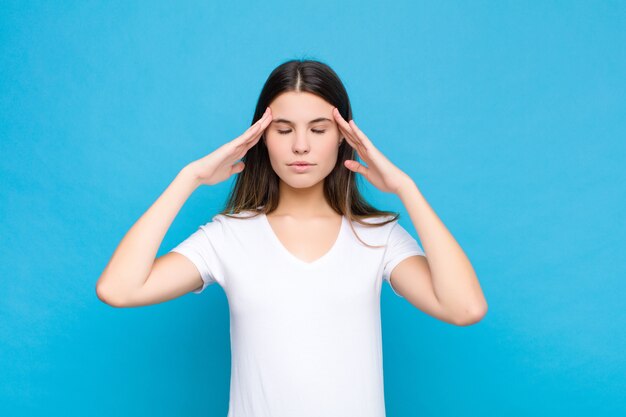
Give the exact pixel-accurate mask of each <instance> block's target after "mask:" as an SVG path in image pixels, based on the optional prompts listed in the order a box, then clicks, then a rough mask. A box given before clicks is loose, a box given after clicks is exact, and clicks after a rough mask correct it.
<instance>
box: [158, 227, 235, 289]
mask: <svg viewBox="0 0 626 417" xmlns="http://www.w3.org/2000/svg"><path fill="white" fill-rule="evenodd" d="M223 232H224V231H223V224H222V222H221V221H220V219H219V218H218V217H214V218H213V220H212V221H210V222H208V223H207V224H205V225H202V226H200V227H199V228H198V230H196V231H195V232H194V233H192V234H191V235H190V236H189V237H187V238H186V239H185V240H183V241H182V242H181V243H179V244H178V245H177V246H176V247H174V248H173V249H172V250H170V252H177V253H180V254H181V255H184V256H186V257H187V258H188V259H189V260H190V261H191V262H192V263H193V264H194V265H195V266H196V268H197V269H198V271H199V272H200V276H201V277H202V281H203V282H204V284H203V285H202V287H200V288H198V289H197V290H194V291H192V292H194V293H196V294H200V293H201V292H202V291H204V289H205V288H206V287H207V286H209V285H211V284H213V283H216V282H217V283H219V284H220V285H222V286H223V284H224V281H223V267H222V261H221V257H220V253H219V251H220V250H222V247H223V245H222V244H221V242H223Z"/></svg>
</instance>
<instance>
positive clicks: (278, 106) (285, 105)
mask: <svg viewBox="0 0 626 417" xmlns="http://www.w3.org/2000/svg"><path fill="white" fill-rule="evenodd" d="M333 107H334V106H333V105H332V104H330V103H329V102H327V101H326V100H324V99H323V98H321V97H319V96H316V95H315V94H312V93H306V92H295V91H289V92H286V93H282V94H280V95H279V96H278V97H276V98H275V99H274V101H272V103H270V109H271V110H272V117H273V118H275V119H278V118H281V119H287V120H292V121H294V122H309V120H312V119H315V118H317V117H322V116H324V117H328V118H329V119H331V120H332V117H331V116H332V110H333Z"/></svg>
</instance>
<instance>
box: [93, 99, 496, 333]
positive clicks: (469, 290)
mask: <svg viewBox="0 0 626 417" xmlns="http://www.w3.org/2000/svg"><path fill="white" fill-rule="evenodd" d="M319 117H325V118H328V119H330V120H331V122H329V121H326V122H317V123H313V124H310V123H309V122H310V121H311V120H313V119H317V118H319ZM278 119H286V120H290V121H292V124H288V123H285V122H279V121H278ZM322 130H324V132H323V133H318V132H319V131H322ZM280 131H283V132H287V133H286V134H284V135H281V134H280ZM315 131H318V132H315ZM261 139H262V140H265V144H266V146H267V149H268V152H269V157H270V162H271V165H272V167H273V169H274V171H275V172H276V174H277V175H278V177H279V178H280V184H279V190H280V199H279V201H280V202H279V205H278V208H277V209H276V210H275V211H274V212H272V213H271V214H270V215H268V217H267V219H268V221H269V222H270V226H271V227H272V229H273V231H274V233H275V234H276V237H277V238H278V239H279V240H280V241H281V242H282V243H283V245H284V246H285V249H287V250H288V251H289V252H291V253H292V254H293V255H294V256H296V257H298V258H300V259H301V260H303V261H305V262H312V261H314V260H316V259H318V258H319V257H321V256H322V255H323V254H325V253H326V252H327V251H328V250H330V248H331V247H332V245H333V244H334V242H335V240H336V239H337V236H338V234H339V232H338V231H339V227H340V225H341V216H339V215H337V213H335V212H334V211H333V210H332V209H331V207H330V206H329V205H328V204H327V203H326V200H325V199H324V196H323V180H324V178H325V177H326V176H327V175H328V174H329V173H330V172H331V171H332V169H333V167H334V165H335V163H336V161H337V157H338V148H339V145H340V143H341V141H342V140H345V141H346V142H347V143H349V145H350V146H351V147H352V148H354V149H355V150H356V152H357V153H358V155H359V158H360V160H361V161H363V163H364V164H361V163H359V162H357V161H345V162H344V166H345V168H346V169H350V170H352V171H354V172H356V173H358V174H360V175H362V176H363V177H365V178H366V179H367V181H368V182H369V183H371V184H372V185H373V186H374V187H376V188H377V189H379V190H380V191H382V192H386V193H392V194H395V195H396V196H397V197H398V198H400V200H401V201H402V203H403V205H404V206H405V208H406V210H407V212H408V213H409V216H410V218H411V222H412V224H413V226H414V228H415V231H416V232H417V234H418V235H419V237H420V240H421V242H422V245H423V247H424V252H425V254H426V257H423V256H411V257H408V258H407V259H405V260H403V261H402V262H400V263H399V264H398V265H397V266H396V267H395V268H394V270H393V271H392V273H391V284H392V285H393V287H394V289H395V290H396V291H397V292H398V293H399V294H400V295H402V296H403V297H404V298H405V299H406V300H407V301H408V302H409V303H411V304H412V305H413V306H415V307H416V308H418V309H419V310H421V311H423V312H425V313H427V314H429V315H431V316H433V317H435V318H438V319H440V320H442V321H445V322H448V323H451V324H455V325H459V326H466V325H470V324H474V323H476V322H478V321H480V320H481V319H482V318H483V317H484V316H485V314H486V312H487V302H486V300H485V297H484V295H483V292H482V290H481V288H480V284H479V282H478V279H477V277H476V274H475V272H474V269H473V267H472V265H471V263H470V261H469V259H468V258H467V256H466V255H465V253H464V251H463V249H462V248H461V247H460V246H459V244H458V243H457V242H456V240H455V239H454V236H452V234H451V233H450V232H449V231H448V229H447V228H446V226H445V225H444V224H443V222H442V221H441V220H440V219H439V217H438V216H437V214H436V213H435V212H434V210H433V209H432V208H431V207H430V205H429V204H428V202H427V201H426V199H425V198H424V196H423V195H422V193H421V191H420V189H419V188H418V187H417V185H416V184H415V182H414V181H413V179H412V178H411V177H409V176H408V175H407V174H406V173H404V172H403V171H402V170H400V169H399V168H398V167H396V166H395V165H394V164H393V163H392V162H391V161H390V160H389V159H387V158H386V157H385V156H384V155H383V154H382V153H381V152H380V151H379V150H378V149H377V148H376V146H374V144H373V142H372V141H371V140H370V138H368V137H367V136H366V135H365V133H363V132H362V131H361V129H359V127H358V126H357V125H356V123H355V122H354V120H350V121H346V120H344V119H343V117H342V116H341V115H340V114H339V112H338V110H337V109H336V108H334V107H333V106H332V105H331V104H330V103H327V102H326V101H324V100H323V99H321V98H319V97H317V96H315V95H313V94H310V93H296V92H288V93H284V94H281V95H280V96H278V97H276V99H275V100H274V101H273V102H272V103H270V106H269V108H268V109H267V110H266V112H265V114H264V115H263V117H262V118H261V119H259V120H258V121H257V122H256V123H255V124H254V125H252V126H250V128H248V129H247V130H246V131H245V132H244V133H243V134H242V135H241V136H239V137H237V138H235V139H234V140H232V141H230V142H228V143H226V144H224V145H223V146H221V147H220V148H218V149H217V150H215V151H214V152H212V153H211V154H209V155H207V156H205V157H203V158H201V159H199V160H197V161H194V162H192V163H191V164H189V165H187V166H186V167H185V168H184V169H183V170H182V171H181V172H180V173H179V174H178V175H177V176H176V178H175V179H174V181H173V182H172V183H171V184H170V185H169V186H168V188H167V189H166V190H165V191H164V192H163V193H162V194H161V196H159V198H158V199H157V201H156V202H155V203H154V204H153V205H152V206H151V207H150V208H149V209H148V210H147V211H146V212H145V213H144V214H143V215H142V216H141V218H140V219H139V220H138V221H137V222H136V223H135V224H134V225H133V227H131V229H130V230H129V231H128V232H127V234H126V235H125V236H124V238H123V239H122V241H121V242H120V244H119V245H118V247H117V249H116V250H115V252H114V254H113V256H112V257H111V260H110V261H109V263H108V264H107V266H106V268H105V270H104V271H103V273H102V275H101V277H100V279H99V280H98V283H97V286H96V292H97V295H98V297H99V298H100V299H101V300H102V301H104V302H105V303H107V304H109V305H112V306H115V307H134V306H143V305H150V304H156V303H161V302H164V301H167V300H171V299H173V298H176V297H179V296H181V295H183V294H186V293H188V292H190V291H192V290H194V289H196V288H199V287H200V286H201V285H202V280H201V277H200V274H199V272H198V270H197V269H196V268H195V266H194V264H193V263H191V261H190V260H188V259H187V258H186V257H184V256H183V255H180V254H178V253H175V252H172V253H167V254H165V255H163V256H160V257H158V258H156V259H155V256H156V253H157V250H158V248H159V246H160V245H161V243H162V240H163V237H164V235H165V233H166V232H167V230H168V229H169V227H170V225H171V223H172V221H173V220H174V218H175V217H176V215H177V213H178V212H179V211H180V209H181V207H182V205H183V204H184V203H185V201H186V200H187V199H188V198H189V196H190V195H191V194H192V193H193V192H194V190H195V189H196V188H198V186H200V185H201V184H207V185H212V184H216V183H218V182H221V181H224V180H225V179H227V178H229V177H230V176H231V175H233V174H235V173H237V172H241V171H242V170H243V169H245V167H244V164H243V162H236V161H237V160H238V159H239V158H241V157H242V156H243V155H245V153H246V152H247V151H248V150H249V149H250V148H251V147H252V146H254V145H255V144H256V143H257V142H258V141H259V140H261ZM295 160H305V161H308V162H312V163H314V164H316V165H315V166H314V167H312V168H311V169H310V170H309V171H307V172H305V173H298V172H296V171H294V170H293V169H292V168H290V167H289V166H287V164H288V163H290V162H293V161H295ZM172 277H176V279H172Z"/></svg>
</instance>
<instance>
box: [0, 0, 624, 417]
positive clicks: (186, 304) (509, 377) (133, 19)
mask: <svg viewBox="0 0 626 417" xmlns="http://www.w3.org/2000/svg"><path fill="white" fill-rule="evenodd" d="M0 13H1V16H0V47H1V50H0V52H1V53H0V86H1V92H2V94H1V97H0V139H1V145H0V152H1V155H2V157H1V158H0V161H1V162H0V169H1V172H0V175H1V183H2V192H1V198H0V218H1V219H2V221H1V228H0V234H1V236H2V240H1V243H0V253H1V255H0V256H1V257H2V259H1V263H0V273H1V284H2V286H1V289H0V291H1V294H2V296H1V297H0V414H1V415H3V416H42V415H46V416H147V415H149V416H151V417H157V416H174V415H180V416H189V417H191V416H225V415H226V412H227V408H228V390H229V379H230V354H229V349H230V342H229V322H228V304H227V300H226V297H225V294H224V292H223V290H222V289H221V288H220V287H219V286H217V285H215V286H213V287H210V288H208V289H207V290H206V291H205V292H204V293H202V294H201V295H200V296H197V295H195V294H189V295H186V296H183V297H181V298H178V299H176V300H173V301H170V302H167V303H163V304H159V305H153V306H149V307H142V308H134V309H115V308H112V307H110V306H108V305H106V304H104V303H102V302H101V301H100V300H99V299H98V298H97V297H96V293H95V283H96V280H97V279H98V277H99V275H100V273H101V272H102V270H103V268H104V266H105V265H106V263H107V261H108V260H109V258H110V256H111V255H112V252H113V250H114V249H115V247H116V246H117V244H118V243H119V241H120V239H121V238H122V237H123V235H124V234H125V233H126V231H127V230H128V229H129V228H130V227H131V226H132V225H133V223H134V222H135V221H136V220H137V219H138V218H139V217H140V216H141V215H142V214H143V213H144V212H145V210H147V209H148V207H149V206H150V205H151V204H152V203H153V202H154V200H156V198H157V197H158V196H159V195H160V193H161V192H162V191H163V190H164V189H165V187H166V186H167V185H168V184H169V183H170V181H171V180H172V179H173V178H174V176H175V175H176V173H177V172H178V171H179V170H180V169H181V168H182V167H183V166H184V165H185V164H187V163H189V162H191V161H192V160H194V159H197V158H199V157H201V156H204V155H205V154H207V153H209V152H211V151H213V150H214V149H216V148H217V147H218V146H220V145H221V144H223V143H225V142H226V141H228V140H231V139H233V138H235V137H236V136H238V135H239V134H241V133H242V132H243V130H245V129H246V128H247V127H248V126H249V124H250V122H251V120H252V114H253V110H254V105H255V103H256V99H257V97H258V94H259V92H260V89H261V86H262V84H263V82H264V81H265V79H266V78H267V76H268V75H269V73H270V71H271V70H272V69H273V68H274V67H276V66H277V65H279V64H280V63H282V62H284V61H286V60H288V59H292V58H310V59H319V60H322V61H324V62H326V63H328V64H329V65H331V67H333V68H334V69H335V70H336V71H337V73H338V74H339V76H340V77H341V78H342V79H343V81H344V83H345V85H346V88H347V89H348V93H349V95H350V97H351V100H352V105H353V109H354V120H355V121H356V122H357V123H358V124H359V126H360V127H361V129H362V130H363V131H364V132H365V133H366V134H367V135H368V136H369V137H370V139H371V140H372V141H373V143H374V144H375V145H376V146H377V147H378V148H379V149H380V150H381V151H383V153H384V154H385V155H387V157H389V159H390V160H391V161H392V162H394V163H395V164H396V165H397V166H399V167H400V168H401V169H403V170H405V172H407V173H408V174H409V175H410V176H411V177H412V178H413V179H414V180H415V182H416V183H417V184H418V186H419V187H420V189H421V190H422V192H423V194H424V196H425V197H426V199H427V200H428V202H429V203H430V204H431V206H432V207H433V209H434V210H435V212H436V213H437V214H438V215H439V217H440V218H441V219H442V221H443V222H444V223H445V225H446V226H447V227H448V229H449V230H450V231H451V232H452V234H453V235H454V236H455V238H456V239H457V241H458V242H459V243H460V245H461V246H462V247H463V249H464V250H465V252H466V254H467V255H468V257H469V258H470V260H471V261H472V264H473V265H474V268H475V270H476V272H477V274H478V277H479V279H480V282H481V285H482V288H483V290H484V292H485V295H486V298H487V301H488V303H489V312H488V314H487V316H486V317H485V318H484V319H483V320H482V321H481V322H480V323H478V324H477V325H474V326H470V327H457V326H453V325H450V324H447V323H444V322H441V321H438V320H436V319H434V318H432V317H430V316H428V315H426V314H424V313H422V312H421V311H419V310H417V309H415V308H414V307H413V306H412V305H410V304H409V303H408V302H407V301H406V300H404V299H401V298H399V297H397V296H395V295H394V294H393V293H392V291H391V289H390V288H389V286H388V284H386V283H385V284H384V288H383V294H382V301H381V302H382V315H383V334H384V361H385V368H384V369H385V388H386V402H387V414H388V416H390V417H394V416H413V415H415V416H437V417H444V416H454V417H458V416H479V415H480V416H502V415H512V416H550V417H554V416H588V415H591V414H593V415H595V416H615V415H618V414H619V413H620V412H621V413H622V414H623V413H625V412H626V404H625V400H624V397H625V395H624V393H625V392H626V357H625V355H626V334H625V330H624V329H625V328H626V309H625V308H624V300H625V295H626V283H625V280H624V278H625V272H626V260H625V258H626V257H625V256H624V251H625V249H626V244H625V243H624V237H625V236H626V221H625V218H626V216H624V205H625V202H626V185H625V184H626V175H625V171H624V163H625V162H626V158H625V156H626V146H625V145H624V139H625V127H626V123H625V116H626V91H625V82H624V75H625V74H626V65H625V64H626V49H625V41H626V31H625V27H626V19H625V18H626V6H625V3H624V2H619V1H589V2H581V1H579V2H575V1H558V2H554V1H549V2H547V1H534V2H508V1H491V2H487V1H472V2H450V1H446V2H438V1H433V2H419V3H415V2H409V1H406V2H396V3H387V2H385V3H383V2H363V1H358V2H357V1H350V2H330V1H328V2H327V1H314V2H308V1H305V2H303V1H299V2H292V1H284V2H278V1H268V2H236V3H228V4H227V3H226V2H223V3H218V2H187V3H185V4H184V5H183V4H182V3H181V2H154V1H149V2H147V1H146V2H142V3H139V2H125V1H117V2H78V1H77V2H58V1H54V2H53V1H50V2H14V1H4V2H3V3H2V8H1V12H0ZM231 180H232V179H231ZM361 183H362V184H365V188H366V196H367V197H368V199H369V200H370V201H371V202H372V203H374V204H375V205H376V206H377V207H379V208H384V209H391V210H396V211H400V212H401V214H402V217H401V224H402V225H403V226H405V227H406V228H407V229H408V230H409V231H410V232H411V233H412V234H413V235H414V236H416V237H417V234H416V232H415V229H414V228H413V226H412V224H411V223H410V219H409V217H408V214H407V213H406V211H405V210H404V208H403V206H402V204H401V201H400V200H399V199H398V198H397V197H395V196H393V195H386V194H383V193H380V192H378V191H377V190H376V189H374V188H373V187H372V186H369V184H367V182H366V180H365V179H362V181H361ZM230 184H231V181H228V182H226V183H222V184H220V185H217V186H214V187H204V188H201V189H199V190H197V191H196V192H195V193H194V194H193V195H192V197H191V198H190V200H189V201H188V202H187V203H186V205H185V206H184V207H183V209H182V211H181V212H180V213H179V216H178V217H177V218H176V220H175V222H174V223H173V225H172V227H171V229H170V231H169V233H168V234H167V236H166V237H165V240H164V241H163V244H162V246H161V249H160V251H159V254H163V253H164V252H165V251H167V250H169V249H170V248H172V247H173V246H174V245H175V244H177V243H178V242H180V241H181V240H182V239H184V238H185V237H187V236H188V235H189V234H191V233H192V232H193V231H195V230H196V228H197V227H198V225H200V224H203V223H205V222H206V221H208V220H209V219H210V217H211V216H212V215H213V214H214V213H215V212H216V211H217V210H218V209H220V208H221V206H222V204H223V203H224V200H225V197H226V195H227V192H228V190H229V188H230Z"/></svg>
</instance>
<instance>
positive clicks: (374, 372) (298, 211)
mask: <svg viewBox="0 0 626 417" xmlns="http://www.w3.org/2000/svg"><path fill="white" fill-rule="evenodd" d="M347 120H349V122H348V121H347ZM357 155H358V156H359V157H360V159H361V160H362V161H364V162H365V163H366V164H367V165H363V164H361V163H359V162H357V160H356V157H357ZM240 159H241V161H239V160H240ZM355 173H358V175H361V176H363V177H365V178H366V179H367V180H368V181H369V182H370V183H371V184H372V185H373V186H375V187H376V188H378V189H379V190H381V191H383V192H386V193H392V194H395V195H397V196H398V197H399V198H400V199H401V200H402V202H403V203H404V205H405V207H406V209H407V211H408V213H409V215H410V217H411V220H412V223H413V226H414V227H415V230H416V231H417V233H418V234H419V236H420V238H421V240H422V242H423V245H424V248H425V251H426V253H425V252H424V251H423V250H422V249H421V248H420V246H419V245H418V244H417V241H416V240H415V239H414V238H413V237H412V236H411V235H410V234H409V233H408V232H407V231H406V230H405V229H404V228H403V227H402V226H401V225H400V224H399V223H398V217H399V215H398V214H397V213H391V212H387V211H379V210H377V209H375V208H374V207H372V206H371V205H369V204H368V203H367V202H366V201H365V200H364V199H363V197H362V196H361V194H360V193H359V191H358V187H357V183H356V181H355V180H356V177H355V175H356V174H355ZM233 174H238V175H237V177H236V181H235V186H234V188H233V190H232V192H231V195H230V197H229V199H228V202H227V205H226V207H225V209H224V210H223V211H222V212H221V213H219V214H217V215H215V216H213V217H212V220H211V221H210V222H208V223H206V224H204V225H202V226H200V227H199V229H198V230H196V231H195V232H194V233H193V234H191V235H190V236H189V237H188V238H187V239H185V240H184V241H183V242H181V243H180V244H179V245H178V246H176V247H175V248H174V249H172V250H171V251H170V252H169V253H166V254H165V255H163V256H160V257H158V258H156V259H155V255H156V253H157V251H158V249H159V246H160V245H161V242H162V240H163V237H164V235H165V233H166V232H167V230H168V229H169V227H170V225H171V223H172V221H173V220H174V218H175V217H176V215H177V214H178V212H179V210H180V208H181V207H182V205H183V204H184V203H185V201H186V200H187V198H188V197H189V196H190V195H191V194H192V192H193V191H194V190H195V189H196V188H198V187H199V186H200V185H214V184H217V183H219V182H221V181H225V180H226V179H228V178H229V177H230V176H231V175H233ZM394 214H395V215H394ZM382 280H386V281H387V282H389V284H390V285H392V284H393V285H392V289H393V290H394V292H395V293H396V294H397V295H399V296H401V297H404V298H405V299H406V300H408V301H409V302H410V303H411V304H412V305H414V306H415V307H416V308H418V309H420V310H422V311H424V312H425V313H427V314H429V315H431V316H433V317H436V318H438V319H440V320H443V321H446V322H448V323H452V324H455V325H468V324H472V323H475V322H477V321H478V320H480V319H481V318H482V317H483V316H484V314H485V313H486V311H487V304H486V301H485V299H484V296H483V293H482V291H481V289H480V285H479V283H478V281H477V278H476V275H475V274H474V271H473V269H472V266H471V264H470V262H469V260H468V259H467V257H466V256H465V254H464V253H463V250H462V249H461V247H460V246H459V245H458V244H457V243H456V241H455V239H454V238H453V237H452V235H451V234H450V233H449V232H448V230H447V229H446V227H445V226H444V225H443V223H442V222H441V221H440V220H439V218H438V217H437V216H436V214H435V213H434V212H433V210H432V209H431V208H430V206H429V205H428V203H427V202H426V200H425V199H424V197H423V196H422V195H421V193H420V191H419V189H418V188H417V186H416V185H415V183H414V182H413V181H412V179H411V178H410V177H409V176H408V175H407V174H405V173H404V172H402V171H401V170H400V169H399V168H397V167H396V166H395V165H394V164H392V163H391V162H390V161H389V160H388V159H387V158H386V157H385V156H384V155H383V154H382V153H381V152H380V151H379V150H378V149H377V148H376V147H375V146H374V144H373V143H372V141H371V140H370V139H369V138H368V137H367V136H366V135H365V134H364V133H363V132H362V131H361V130H360V129H359V128H358V127H357V125H356V124H355V123H354V121H353V120H352V111H351V108H350V102H349V99H348V95H347V93H346V90H345V88H344V86H343V84H342V83H341V81H340V79H339V77H338V76H337V74H336V73H335V72H334V71H333V70H332V69H331V68H330V67H328V66H327V65H326V64H324V63H321V62H319V61H310V60H293V61H288V62H285V63H283V64H282V65H280V66H278V67H277V68H276V69H275V70H274V71H273V72H272V73H271V74H270V76H269V77H268V79H267V81H266V82H265V85H264V87H263V89H262V91H261V94H260V97H259V100H258V103H257V107H256V111H255V114H254V119H253V124H252V125H251V126H250V128H248V129H247V130H246V131H245V132H244V133H243V134H242V135H241V136H239V137H237V138H235V139H234V140H232V141H230V142H228V143H226V144H224V145H223V146H221V147H219V148H218V149H217V150H215V151H214V152H212V153H210V154H209V155H207V156H205V157H203V158H201V159H199V160H196V161H194V162H192V163H190V164H189V165H187V166H186V167H184V168H183V169H182V170H181V171H180V173H179V174H178V175H177V176H176V178H175V179H174V181H173V182H172V183H171V184H170V185H169V187H168V188H167V189H166V190H165V191H164V192H163V194H162V195H161V196H160V197H159V198H158V199H157V201H156V202H155V203H154V204H153V205H152V206H151V207H150V208H149V209H148V211H147V212H146V213H145V214H144V215H143V216H142V217H141V218H140V219H139V220H138V221H137V222H136V223H135V224H134V225H133V227H132V228H131V229H130V230H129V231H128V233H127V234H126V236H124V238H123V239H122V241H121V242H120V244H119V246H118V248H117V249H116V250H115V252H114V254H113V256H112V258H111V260H110V261H109V263H108V265H107V266H106V268H105V270H104V272H103V273H102V276H101V277H100V279H99V280H98V283H97V293H98V296H99V297H100V299H101V300H103V301H104V302H106V303H108V304H110V305H112V306H116V307H131V306H143V305H148V304H155V303H160V302H163V301H166V300H171V299H173V298H175V297H179V296H181V295H183V294H186V293H189V292H194V293H201V292H202V291H204V289H205V288H206V287H207V286H208V285H211V284H213V283H216V282H217V283H218V284H219V285H220V286H222V287H223V289H224V291H225V293H226V296H227V298H228V304H229V309H230V324H231V347H232V364H231V365H232V368H231V386H230V403H229V413H228V416H229V417H243V416H255V417H260V416H272V417H282V416H289V417H294V416H298V417H304V416H325V417H332V416H341V417H346V416H359V417H368V416H372V417H382V416H384V415H385V406H384V396H383V369H382V342H381V326H380V291H381V285H382Z"/></svg>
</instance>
